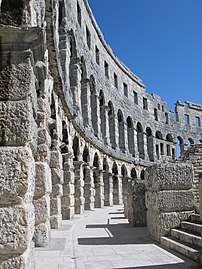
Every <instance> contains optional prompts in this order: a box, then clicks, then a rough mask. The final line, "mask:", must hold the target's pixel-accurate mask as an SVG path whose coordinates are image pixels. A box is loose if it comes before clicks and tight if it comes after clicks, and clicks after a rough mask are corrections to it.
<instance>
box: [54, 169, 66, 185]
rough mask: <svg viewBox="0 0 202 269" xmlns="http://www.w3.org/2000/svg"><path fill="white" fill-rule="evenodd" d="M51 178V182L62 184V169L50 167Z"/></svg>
mask: <svg viewBox="0 0 202 269" xmlns="http://www.w3.org/2000/svg"><path fill="white" fill-rule="evenodd" d="M51 180H52V184H53V185H55V184H62V183H63V171H61V169H60V168H58V167H57V168H52V169H51Z"/></svg>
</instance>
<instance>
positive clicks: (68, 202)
mask: <svg viewBox="0 0 202 269" xmlns="http://www.w3.org/2000/svg"><path fill="white" fill-rule="evenodd" d="M62 157H63V179H64V183H63V196H62V200H61V202H62V219H72V218H73V217H74V211H75V210H74V192H75V189H74V172H73V170H74V168H73V154H72V153H64V154H63V155H62Z"/></svg>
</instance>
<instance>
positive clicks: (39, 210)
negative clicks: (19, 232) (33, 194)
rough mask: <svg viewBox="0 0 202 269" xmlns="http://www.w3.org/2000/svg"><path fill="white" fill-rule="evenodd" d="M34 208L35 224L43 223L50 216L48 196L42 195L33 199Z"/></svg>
mask: <svg viewBox="0 0 202 269" xmlns="http://www.w3.org/2000/svg"><path fill="white" fill-rule="evenodd" d="M33 204H34V208H35V224H36V225H38V224H40V223H43V222H44V223H45V222H46V221H48V219H49V218H50V197H49V196H47V195H46V196H43V197H41V198H40V199H38V200H34V201H33Z"/></svg>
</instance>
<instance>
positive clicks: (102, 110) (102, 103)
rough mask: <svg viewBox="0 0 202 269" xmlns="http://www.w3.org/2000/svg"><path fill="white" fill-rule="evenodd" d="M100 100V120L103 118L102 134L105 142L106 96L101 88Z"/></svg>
mask: <svg viewBox="0 0 202 269" xmlns="http://www.w3.org/2000/svg"><path fill="white" fill-rule="evenodd" d="M99 101H100V120H101V134H102V138H103V141H104V143H105V144H107V143H106V142H107V141H106V113H105V98H104V93H103V91H102V90H100V95H99Z"/></svg>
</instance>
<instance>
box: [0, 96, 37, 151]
mask: <svg viewBox="0 0 202 269" xmlns="http://www.w3.org/2000/svg"><path fill="white" fill-rule="evenodd" d="M0 111H1V114H0V145H2V146H4V145H6V146H20V145H25V144H26V143H28V142H30V141H32V139H33V133H36V123H35V122H34V119H33V110H32V103H31V100H30V99H27V100H23V101H5V102H3V101H0Z"/></svg>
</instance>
